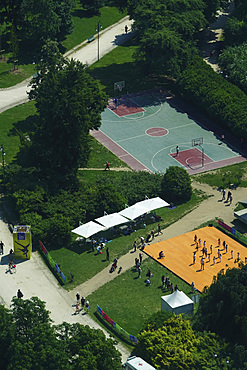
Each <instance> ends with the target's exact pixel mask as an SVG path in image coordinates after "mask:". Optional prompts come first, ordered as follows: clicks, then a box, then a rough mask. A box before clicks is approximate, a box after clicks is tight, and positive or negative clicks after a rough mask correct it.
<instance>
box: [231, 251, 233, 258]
mask: <svg viewBox="0 0 247 370" xmlns="http://www.w3.org/2000/svg"><path fill="white" fill-rule="evenodd" d="M231 258H233V250H231Z"/></svg>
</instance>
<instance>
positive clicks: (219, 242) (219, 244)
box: [218, 238, 220, 248]
mask: <svg viewBox="0 0 247 370" xmlns="http://www.w3.org/2000/svg"><path fill="white" fill-rule="evenodd" d="M218 247H219V248H220V238H219V239H218Z"/></svg>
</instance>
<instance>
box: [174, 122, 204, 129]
mask: <svg viewBox="0 0 247 370" xmlns="http://www.w3.org/2000/svg"><path fill="white" fill-rule="evenodd" d="M191 125H196V123H195V122H192V123H186V125H181V126H176V127H171V128H169V130H176V129H178V128H181V127H186V126H191ZM196 126H198V125H196Z"/></svg>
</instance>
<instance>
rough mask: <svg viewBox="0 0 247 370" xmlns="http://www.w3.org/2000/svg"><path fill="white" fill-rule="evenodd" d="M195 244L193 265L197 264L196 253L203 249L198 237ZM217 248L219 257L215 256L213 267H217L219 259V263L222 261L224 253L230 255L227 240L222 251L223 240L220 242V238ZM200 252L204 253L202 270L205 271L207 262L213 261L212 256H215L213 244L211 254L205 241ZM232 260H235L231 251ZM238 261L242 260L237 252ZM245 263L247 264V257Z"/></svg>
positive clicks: (201, 258) (201, 261) (201, 259)
mask: <svg viewBox="0 0 247 370" xmlns="http://www.w3.org/2000/svg"><path fill="white" fill-rule="evenodd" d="M194 244H196V250H195V251H194V252H193V264H195V262H196V253H197V252H198V250H199V248H201V247H202V241H201V239H198V238H197V235H195V236H194ZM216 248H218V252H217V256H214V257H213V258H212V262H213V263H212V264H213V265H215V263H216V260H217V259H218V263H220V262H221V260H222V253H221V252H225V253H224V254H227V253H228V245H227V243H226V242H225V240H224V241H223V242H222V249H220V248H221V240H220V238H218V241H217V247H216ZM200 250H201V252H202V256H201V257H200V263H201V270H204V267H205V260H206V259H207V262H210V261H211V256H212V254H213V245H212V244H211V245H210V253H209V251H208V249H207V247H206V240H204V242H203V247H202V248H201V249H200ZM230 258H231V259H233V250H231V257H230ZM236 260H237V262H238V261H239V260H240V254H239V252H237V259H236ZM245 263H247V257H245Z"/></svg>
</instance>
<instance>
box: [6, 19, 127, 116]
mask: <svg viewBox="0 0 247 370" xmlns="http://www.w3.org/2000/svg"><path fill="white" fill-rule="evenodd" d="M132 23H133V21H131V20H129V17H128V16H127V17H124V18H122V19H121V20H120V21H119V22H117V23H115V24H113V25H111V26H109V27H108V28H106V29H105V30H102V31H101V32H100V40H99V41H100V48H99V51H100V52H99V55H100V58H101V57H102V56H103V55H105V54H107V53H109V52H110V51H111V50H113V49H115V48H116V47H117V46H119V45H121V44H123V43H124V42H126V41H127V40H128V39H130V38H131V37H133V32H132V31H131V25H132ZM126 25H127V26H128V29H129V30H130V31H129V32H128V33H127V34H125V30H124V28H125V26H126ZM65 56H67V57H68V58H69V59H72V58H73V59H78V60H80V62H82V63H83V64H88V65H91V64H93V63H95V62H96V61H97V59H98V40H97V38H96V39H95V40H94V41H92V42H91V43H87V41H83V42H82V43H81V44H80V45H78V46H77V47H75V48H73V49H72V50H70V51H68V52H67V53H66V54H65ZM30 81H31V77H30V78H28V79H26V80H25V81H22V82H21V83H19V84H17V85H15V86H12V87H8V88H6V89H0V113H2V112H4V111H5V110H7V109H10V108H12V107H15V106H17V105H19V104H23V103H26V102H27V101H28V95H27V92H28V91H30V87H29V86H28V85H29V83H30Z"/></svg>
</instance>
